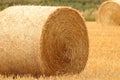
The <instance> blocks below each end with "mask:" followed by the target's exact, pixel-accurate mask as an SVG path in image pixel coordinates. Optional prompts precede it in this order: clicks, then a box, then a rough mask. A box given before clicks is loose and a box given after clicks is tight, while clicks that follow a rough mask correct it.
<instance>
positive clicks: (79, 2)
mask: <svg viewBox="0 0 120 80" xmlns="http://www.w3.org/2000/svg"><path fill="white" fill-rule="evenodd" d="M103 1H105V0H0V10H3V9H4V8H7V7H9V6H13V5H42V6H71V7H73V8H76V9H78V10H79V11H80V12H81V14H82V15H83V16H84V17H85V19H86V20H87V21H94V20H95V14H96V12H97V9H98V7H99V5H100V4H101V3H102V2H103Z"/></svg>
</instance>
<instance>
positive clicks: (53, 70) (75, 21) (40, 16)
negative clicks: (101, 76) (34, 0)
mask: <svg viewBox="0 0 120 80" xmlns="http://www.w3.org/2000/svg"><path fill="white" fill-rule="evenodd" d="M88 49H89V44H88V34H87V30H86V25H85V23H84V20H83V18H82V17H81V15H80V14H79V12H78V11H76V10H75V9H72V8H70V7H47V6H14V7H9V8H7V9H5V10H3V11H2V12H0V61H1V62H0V73H1V74H32V75H40V74H44V75H56V74H64V73H78V72H81V71H82V70H83V69H84V67H85V65H86V62H87V59H88Z"/></svg>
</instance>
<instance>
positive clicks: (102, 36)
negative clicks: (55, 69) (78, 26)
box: [0, 22, 120, 80]
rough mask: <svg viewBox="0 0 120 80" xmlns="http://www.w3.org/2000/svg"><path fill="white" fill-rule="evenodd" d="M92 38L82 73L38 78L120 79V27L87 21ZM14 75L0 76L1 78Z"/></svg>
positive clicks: (56, 79) (10, 79)
mask: <svg viewBox="0 0 120 80" xmlns="http://www.w3.org/2000/svg"><path fill="white" fill-rule="evenodd" d="M86 24H87V28H88V34H89V39H90V54H89V58H88V62H87V66H86V67H85V69H84V71H83V72H82V73H80V74H74V75H67V74H66V75H63V76H51V77H42V76H41V77H40V78H39V79H38V80H119V79H120V75H119V74H120V27H118V26H104V27H103V26H100V25H98V24H96V23H95V22H86ZM3 79H4V80H12V77H8V78H7V77H5V78H4V77H2V76H1V77H0V80H3ZM16 80H37V79H35V78H33V77H22V78H20V77H18V78H17V79H16Z"/></svg>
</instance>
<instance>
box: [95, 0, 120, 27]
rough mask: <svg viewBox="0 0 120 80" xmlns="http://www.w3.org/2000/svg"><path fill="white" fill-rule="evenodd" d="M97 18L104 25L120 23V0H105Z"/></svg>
mask: <svg viewBox="0 0 120 80" xmlns="http://www.w3.org/2000/svg"><path fill="white" fill-rule="evenodd" d="M96 20H97V22H98V23H100V24H102V25H120V0H113V1H106V2H103V4H102V5H101V6H100V8H99V10H98V13H97V17H96Z"/></svg>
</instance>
